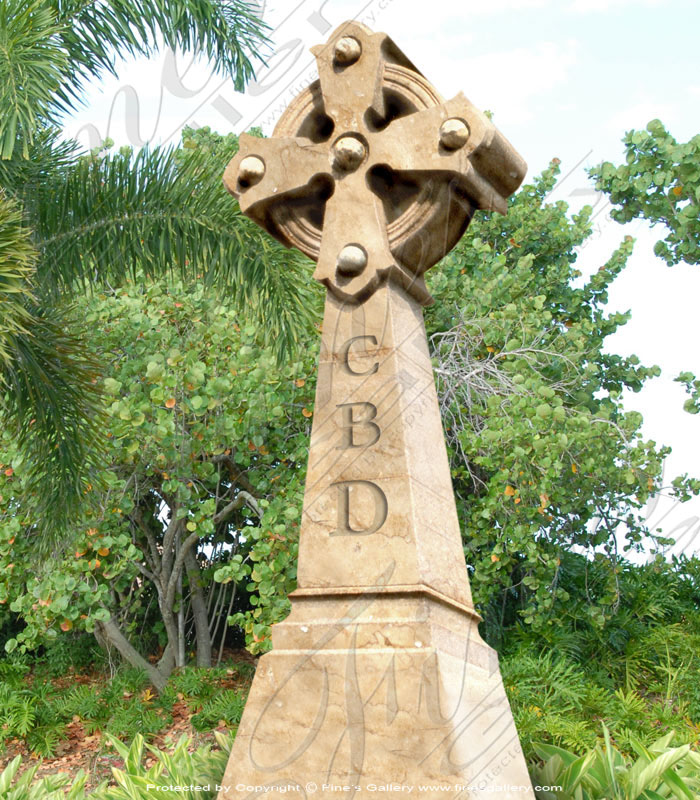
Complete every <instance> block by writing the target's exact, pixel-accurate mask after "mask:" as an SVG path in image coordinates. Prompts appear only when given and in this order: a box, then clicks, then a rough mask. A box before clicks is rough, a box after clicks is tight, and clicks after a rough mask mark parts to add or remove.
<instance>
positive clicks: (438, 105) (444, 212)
mask: <svg viewBox="0 0 700 800" xmlns="http://www.w3.org/2000/svg"><path fill="white" fill-rule="evenodd" d="M314 52H315V54H316V56H317V61H318V65H319V75H320V79H319V82H318V83H317V84H315V85H312V86H311V87H310V88H309V89H308V90H307V91H306V92H303V93H302V94H301V95H300V97H299V98H297V100H296V101H294V102H293V103H292V105H291V106H290V108H289V109H288V111H287V112H286V113H285V115H284V117H283V118H282V119H281V120H280V123H279V124H278V126H277V128H276V129H275V135H274V137H273V138H272V139H268V140H261V139H256V138H253V137H241V150H240V152H239V154H238V155H237V156H236V158H234V159H233V161H232V162H231V164H229V166H228V167H227V170H226V173H225V177H224V181H225V183H226V185H227V187H228V188H229V190H230V191H231V192H232V193H233V194H235V195H236V196H237V197H238V198H239V201H240V203H241V208H242V209H243V211H244V212H245V213H246V214H248V215H249V216H251V217H252V218H253V219H255V220H256V221H257V222H258V223H259V224H261V225H262V226H263V227H265V228H266V229H267V230H268V231H269V232H270V233H272V234H273V235H274V236H276V237H277V238H278V239H280V240H281V241H283V242H284V243H285V244H287V245H293V246H296V247H298V248H299V249H300V250H302V251H303V252H305V253H307V254H308V255H309V256H311V257H312V258H314V259H315V260H317V262H318V264H317V269H316V273H315V277H316V278H317V279H318V280H320V281H322V282H323V283H324V284H325V285H326V286H327V287H328V295H327V301H326V311H325V317H324V321H323V334H322V342H321V353H320V358H319V374H318V384H317V391H316V405H315V413H314V421H313V428H312V433H311V447H310V454H309V465H308V474H307V483H306V491H305V498H304V510H303V517H302V525H301V533H300V544H299V568H298V588H297V590H296V591H295V592H293V593H292V595H291V600H292V611H291V614H290V615H289V617H288V618H287V619H286V620H284V622H282V623H280V624H278V625H275V626H274V627H273V632H272V643H273V650H272V651H271V652H270V653H268V654H266V655H265V656H263V657H262V658H261V660H260V662H259V665H258V669H257V672H256V676H255V680H254V683H253V687H252V689H251V694H250V697H249V699H248V703H247V705H246V709H245V712H244V715H243V719H242V721H241V725H240V727H239V730H238V733H237V736H236V740H235V743H234V748H233V751H232V754H231V758H230V761H229V764H228V768H227V772H226V776H225V778H224V781H223V787H224V788H223V789H222V793H221V800H234V798H236V799H238V798H246V797H256V796H262V795H264V794H279V793H282V792H285V793H287V792H288V793H291V794H293V795H295V794H296V795H299V796H303V797H312V796H315V797H323V798H325V797H331V796H333V797H336V796H338V794H339V793H340V794H342V795H343V796H346V797H353V796H355V795H356V794H358V793H359V794H362V793H363V792H370V793H373V792H374V791H391V792H395V791H400V792H401V793H404V794H405V793H415V794H421V795H422V796H424V797H428V798H431V797H462V798H466V797H479V796H482V795H483V794H484V793H488V794H489V796H495V797H500V798H522V797H523V796H532V787H531V785H530V781H529V778H528V774H527V769H526V766H525V762H524V759H523V756H522V752H521V749H520V745H519V743H518V738H517V733H516V730H515V726H514V724H513V719H512V715H511V712H510V708H509V706H508V701H507V698H506V695H505V692H504V688H503V685H502V681H501V678H500V674H499V671H498V660H497V657H496V654H495V652H494V651H493V650H491V648H489V647H487V646H486V645H485V644H484V642H483V641H482V640H481V638H480V637H479V634H478V628H477V626H478V623H479V616H478V614H477V613H476V612H475V611H474V609H473V607H472V600H471V594H470V591H469V581H468V578H467V569H466V564H465V560H464V552H463V548H462V540H461V534H460V528H459V523H458V519H457V512H456V507H455V501H454V496H453V492H452V484H451V478H450V470H449V464H448V460H447V453H446V449H445V444H444V437H443V432H442V426H441V420H440V413H439V407H438V402H437V396H436V392H435V384H434V379H433V373H432V366H431V363H430V357H429V353H428V346H427V341H426V336H425V329H424V325H423V317H422V310H421V305H422V304H425V303H428V302H430V301H431V298H430V295H429V294H428V291H427V288H426V286H425V284H424V282H423V277H422V276H423V273H424V272H425V270H427V269H428V268H429V267H430V266H432V264H434V263H435V262H436V261H437V260H438V259H439V258H440V257H442V255H444V254H445V253H446V252H447V251H448V250H449V249H450V248H451V247H452V246H453V245H454V244H455V242H456V241H457V240H458V238H459V237H460V236H461V234H462V233H463V231H464V230H465V228H466V226H467V225H468V224H469V221H470V219H471V216H472V214H473V211H474V209H475V208H477V207H479V208H491V209H495V210H499V211H505V201H506V198H507V197H508V195H509V194H510V193H511V192H512V191H514V190H515V188H517V186H518V184H519V183H520V181H521V180H522V177H523V175H524V171H525V165H524V163H523V162H522V160H521V159H520V157H519V156H518V155H517V153H515V151H514V150H513V148H512V147H511V146H510V144H509V143H508V142H507V141H506V140H505V138H504V137H503V136H502V135H501V134H500V133H498V131H496V129H495V128H494V127H493V125H491V123H490V122H489V121H488V120H487V119H486V118H485V117H484V116H483V115H482V114H481V113H480V112H478V111H477V110H476V109H475V108H474V107H473V106H472V105H471V104H470V103H469V101H468V100H466V98H464V97H463V96H462V95H458V96H457V97H456V98H455V99H454V100H452V101H449V102H447V103H445V102H443V100H442V98H440V97H439V95H438V94H437V92H435V90H434V89H433V87H431V86H430V84H429V83H428V82H427V81H426V80H425V78H423V76H422V75H420V73H419V72H418V71H417V70H416V69H415V67H414V66H413V65H412V64H411V62H410V61H409V60H408V59H407V58H406V57H405V56H404V55H403V54H402V53H401V52H400V51H399V50H398V48H397V47H396V46H395V45H394V44H393V42H391V40H390V39H389V38H388V37H387V36H385V35H384V34H373V33H372V32H371V31H369V30H368V29H366V28H364V27H363V26H361V25H357V24H355V23H348V24H346V25H343V26H341V27H340V28H339V29H338V30H337V31H336V32H335V33H334V34H333V35H332V36H331V38H330V40H329V42H328V43H327V44H326V45H325V46H323V47H320V48H315V49H314Z"/></svg>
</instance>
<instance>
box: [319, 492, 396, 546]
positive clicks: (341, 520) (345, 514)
mask: <svg viewBox="0 0 700 800" xmlns="http://www.w3.org/2000/svg"><path fill="white" fill-rule="evenodd" d="M332 485H333V486H335V487H336V489H337V492H338V497H337V503H338V527H337V528H336V529H335V530H334V531H331V536H369V534H370V533H376V532H377V531H378V530H379V529H380V528H381V527H382V525H383V524H384V523H385V522H386V518H387V515H388V513H389V504H388V503H387V501H386V495H385V494H384V492H383V491H382V490H381V489H380V488H379V486H377V484H376V483H372V481H338V482H337V483H334V484H332ZM351 489H355V491H354V492H353V494H354V495H355V496H357V490H359V489H364V490H365V491H364V493H363V494H364V495H365V497H366V496H367V493H369V495H370V496H371V498H372V502H373V503H374V518H373V520H372V522H371V523H370V525H369V527H368V528H361V529H360V530H356V529H354V528H352V527H351V525H350V490H351Z"/></svg>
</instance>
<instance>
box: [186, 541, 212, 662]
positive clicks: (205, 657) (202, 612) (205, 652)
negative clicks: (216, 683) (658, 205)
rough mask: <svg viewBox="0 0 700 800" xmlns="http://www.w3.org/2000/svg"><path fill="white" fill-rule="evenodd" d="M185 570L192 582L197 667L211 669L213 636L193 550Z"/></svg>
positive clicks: (189, 551) (188, 552) (188, 554)
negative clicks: (210, 631)
mask: <svg viewBox="0 0 700 800" xmlns="http://www.w3.org/2000/svg"><path fill="white" fill-rule="evenodd" d="M185 569H186V570H187V579H188V580H189V582H190V603H191V604H192V614H193V615H194V629H195V632H196V634H197V666H198V667H211V635H210V633H209V615H208V614H207V604H206V602H205V600H204V592H203V590H202V581H201V573H200V571H199V564H198V563H197V557H196V555H195V553H194V550H193V549H189V550H188V551H187V553H186V554H185Z"/></svg>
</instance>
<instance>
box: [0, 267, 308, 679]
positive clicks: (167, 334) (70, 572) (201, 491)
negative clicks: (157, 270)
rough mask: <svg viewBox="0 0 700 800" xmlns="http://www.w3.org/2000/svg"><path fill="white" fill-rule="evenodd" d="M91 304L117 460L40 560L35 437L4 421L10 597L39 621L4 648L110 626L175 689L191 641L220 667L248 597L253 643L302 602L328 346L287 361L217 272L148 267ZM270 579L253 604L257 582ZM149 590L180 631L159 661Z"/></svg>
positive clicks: (2, 507) (6, 591) (2, 509)
mask: <svg viewBox="0 0 700 800" xmlns="http://www.w3.org/2000/svg"><path fill="white" fill-rule="evenodd" d="M79 307H80V311H81V314H82V315H83V316H84V318H85V322H86V324H87V325H88V326H89V328H90V331H91V335H90V347H91V355H92V357H93V358H94V360H95V361H98V360H99V362H100V364H101V365H102V367H101V370H100V372H101V376H100V378H99V383H100V384H101V386H102V387H103V389H104V395H103V397H104V405H105V407H104V409H103V411H104V414H105V418H106V422H105V431H104V440H105V447H104V451H103V454H102V463H101V470H100V472H99V473H98V474H97V476H96V477H97V481H96V483H95V484H89V485H87V486H86V487H85V490H84V497H83V501H82V503H81V505H80V507H79V509H78V512H79V513H78V514H77V515H76V517H75V519H74V521H73V524H72V525H71V528H70V530H69V532H68V535H67V537H66V540H65V543H64V546H63V548H62V549H60V550H58V551H56V552H55V553H54V554H53V558H52V560H50V561H48V562H46V563H45V564H44V565H41V566H37V565H36V564H34V563H33V561H32V559H31V558H30V556H31V553H32V550H33V548H34V547H35V543H36V541H37V538H38V536H39V535H40V533H39V529H38V521H37V518H36V517H35V516H34V515H33V513H32V512H31V509H32V508H34V507H35V503H34V502H33V496H32V493H33V492H34V491H37V488H36V486H35V485H34V484H33V483H32V481H31V480H28V479H27V475H28V474H31V473H30V471H29V469H28V465H27V463H26V460H25V459H24V458H23V455H22V452H21V450H18V449H17V448H16V447H15V446H14V443H13V441H12V438H11V436H8V435H5V436H4V437H3V440H2V446H1V447H0V452H2V453H3V456H2V460H3V464H2V469H1V470H0V514H2V518H1V519H0V541H1V544H0V552H1V553H2V555H0V562H1V564H2V570H1V572H2V578H0V603H8V605H9V607H10V608H11V610H12V611H13V612H14V613H16V614H19V615H20V616H21V618H22V620H23V621H24V623H25V627H24V629H22V630H21V631H19V632H18V633H17V635H16V636H14V637H12V638H11V639H9V641H8V642H6V644H5V648H6V650H8V651H11V650H13V649H14V648H16V647H17V646H19V648H20V650H24V649H26V648H27V647H32V646H34V645H36V644H37V643H39V642H41V641H45V640H46V637H49V638H51V637H56V636H57V635H59V633H60V632H61V631H69V630H72V629H83V630H88V631H95V633H96V635H97V636H98V637H99V638H100V639H101V640H103V641H104V640H106V641H107V642H109V643H111V644H112V645H113V646H114V647H116V648H117V649H118V650H119V651H120V652H121V653H122V655H123V656H124V657H125V658H126V659H127V660H129V661H131V663H132V664H134V665H137V666H140V667H142V668H144V669H146V670H147V671H148V672H149V675H150V676H151V679H152V681H153V682H154V683H155V685H156V686H158V687H159V688H162V687H163V685H164V681H165V678H167V675H168V674H169V672H170V670H171V669H172V667H173V666H174V665H178V666H182V665H183V664H184V651H185V647H186V649H187V651H188V652H189V650H190V648H194V649H196V651H197V660H198V663H199V664H201V665H202V666H209V665H211V662H212V646H213V643H214V642H216V644H217V645H218V644H219V641H221V646H223V638H222V637H223V636H224V635H225V632H226V631H225V626H226V617H227V615H228V614H231V613H232V610H238V609H239V608H243V609H246V613H245V617H244V619H242V623H243V625H244V626H245V627H246V631H247V632H248V634H249V636H250V638H251V641H255V640H256V639H257V640H259V641H262V640H263V639H264V633H265V631H266V630H267V628H268V625H269V622H270V621H271V620H272V619H278V618H279V617H280V616H283V615H284V614H285V612H286V608H287V600H286V595H287V593H288V592H289V591H290V590H291V588H293V580H294V576H295V569H296V565H295V555H296V540H297V537H298V519H299V506H300V500H301V492H302V482H303V474H304V470H305V466H306V458H307V452H308V451H307V447H308V435H309V422H308V417H310V416H311V412H310V411H309V409H310V408H311V407H312V403H313V401H312V395H311V393H310V392H311V391H312V389H313V381H312V380H309V378H310V376H311V373H312V371H313V369H314V362H313V356H314V350H313V348H310V349H309V350H308V351H307V352H306V353H305V354H304V356H303V358H302V359H301V360H300V361H298V362H293V363H288V364H285V365H281V366H280V365H279V364H278V362H277V359H276V357H275V352H274V351H273V350H271V349H269V348H266V347H265V346H264V342H265V336H264V335H263V333H262V332H261V331H260V330H259V328H258V327H257V326H256V325H255V324H254V323H253V322H251V318H254V315H253V314H247V315H246V314H244V313H243V312H240V311H236V310H235V309H234V306H233V305H232V304H230V303H229V304H224V303H222V302H221V301H220V300H219V299H217V297H216V295H215V294H212V293H211V292H207V290H206V288H205V287H204V286H203V285H202V284H201V282H200V283H198V284H197V285H195V286H194V287H193V288H185V286H184V285H183V284H181V283H178V282H175V283H171V284H170V285H169V286H166V285H165V282H161V283H159V284H150V285H148V284H144V282H143V280H142V279H139V280H138V281H137V282H136V283H135V284H133V283H132V284H129V285H126V286H125V287H124V288H123V289H120V290H118V291H116V292H113V293H110V294H103V295H100V296H97V297H95V298H93V299H90V300H87V299H86V300H83V301H81V303H80V306H79ZM314 333H315V331H313V329H312V330H310V331H309V332H308V335H309V336H312V335H313V334H314ZM261 517H264V525H265V527H264V528H263V525H262V523H261V519H260V518H261ZM217 570H218V572H219V577H220V578H221V579H222V581H223V582H222V583H220V584H214V583H213V575H214V573H215V572H216V571H217ZM253 589H255V590H256V591H255V595H254V597H253V598H252V600H251V603H252V607H251V605H250V604H248V603H247V602H246V601H245V598H246V594H247V592H248V591H252V590H253ZM236 593H237V594H236ZM188 598H189V599H188ZM149 604H150V605H151V606H152V608H153V609H157V611H156V612H151V614H152V616H151V617H150V618H149V619H151V622H152V623H153V624H152V630H153V631H155V633H156V634H157V635H158V636H159V641H160V643H161V644H162V645H165V653H164V655H163V658H162V659H161V661H160V663H159V665H158V667H157V668H154V667H152V666H151V665H149V664H147V663H146V662H145V661H144V659H143V658H142V656H143V655H144V654H143V653H141V654H139V653H138V649H137V648H138V647H139V646H140V642H139V639H140V637H138V636H137V634H138V631H139V630H140V629H142V626H143V620H144V615H145V614H146V613H147V610H146V609H147V607H148V606H149ZM179 613H182V615H183V623H184V626H185V631H184V634H183V632H182V631H181V630H179V628H178V615H179ZM154 615H155V616H154ZM149 627H151V626H150V625H149ZM131 639H133V642H132V641H130V640H131ZM150 644H151V645H152V646H153V645H157V644H158V641H155V642H154V641H153V640H152V639H151V641H150Z"/></svg>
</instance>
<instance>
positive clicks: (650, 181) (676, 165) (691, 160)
mask: <svg viewBox="0 0 700 800" xmlns="http://www.w3.org/2000/svg"><path fill="white" fill-rule="evenodd" d="M623 141H624V144H625V150H626V158H625V161H626V163H625V164H620V165H619V166H615V165H614V164H611V163H610V162H609V161H606V162H604V163H603V164H600V165H599V166H597V167H595V168H594V169H592V170H591V171H590V174H591V177H592V178H593V179H594V180H595V181H596V188H597V189H599V190H600V191H602V192H604V193H605V194H607V195H608V196H609V197H610V201H611V202H612V203H613V205H614V206H616V208H614V209H613V211H612V212H611V215H612V217H613V219H615V220H617V221H618V222H620V223H625V222H630V221H631V220H633V219H645V220H647V221H648V222H650V223H651V224H652V225H656V224H657V223H661V224H663V225H665V227H666V229H667V230H668V233H667V235H666V237H665V238H664V239H660V240H659V241H658V242H656V244H655V245H654V252H655V253H656V255H657V256H659V258H662V259H663V260H664V261H665V262H666V263H667V264H668V265H669V266H673V265H674V264H679V263H680V262H682V261H684V262H686V263H687V264H700V134H699V135H697V136H693V138H692V139H690V141H688V142H685V143H682V142H678V141H676V139H675V138H674V137H673V136H672V135H671V134H670V133H669V132H668V131H667V130H666V128H665V127H664V125H663V123H662V122H661V121H660V120H658V119H653V120H652V121H651V122H650V123H649V124H648V125H647V127H646V130H643V131H629V132H628V133H627V134H626V135H625V137H624V139H623ZM676 380H677V381H678V382H679V383H681V384H683V386H684V387H685V389H686V391H687V392H688V394H689V395H690V398H689V399H688V400H686V402H685V404H684V406H683V407H684V409H685V410H686V411H687V412H689V413H690V414H697V413H698V411H699V410H700V380H698V379H697V378H696V377H695V376H694V375H693V374H692V373H690V372H683V373H682V374H681V375H679V376H678V378H676Z"/></svg>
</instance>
